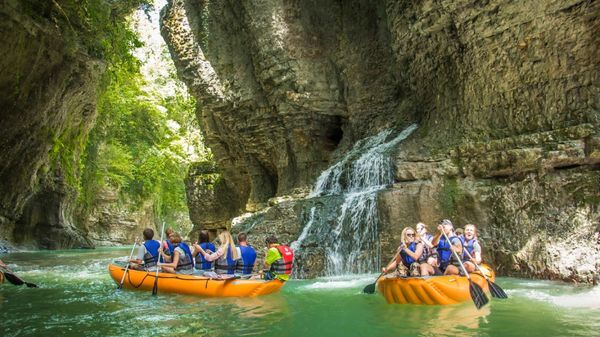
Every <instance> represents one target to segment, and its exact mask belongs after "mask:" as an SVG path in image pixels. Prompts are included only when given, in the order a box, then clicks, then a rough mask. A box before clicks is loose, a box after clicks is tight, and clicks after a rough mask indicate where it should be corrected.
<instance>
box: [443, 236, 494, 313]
mask: <svg viewBox="0 0 600 337" xmlns="http://www.w3.org/2000/svg"><path fill="white" fill-rule="evenodd" d="M442 234H443V235H444V237H445V238H446V241H448V244H450V251H452V254H454V257H456V259H457V260H458V262H460V267H461V269H462V270H463V272H464V273H465V276H466V277H467V279H468V280H469V293H470V294H471V298H472V299H473V303H475V307H477V309H481V307H483V306H484V305H486V303H487V302H488V301H489V299H488V298H487V296H486V295H485V293H484V292H483V289H481V287H480V286H479V285H478V284H477V283H474V282H473V280H471V276H469V273H467V270H466V269H465V266H463V262H462V259H461V258H460V256H458V254H457V253H456V252H455V251H454V249H452V242H450V239H448V235H446V232H444V229H442Z"/></svg>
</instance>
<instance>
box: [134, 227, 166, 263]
mask: <svg viewBox="0 0 600 337" xmlns="http://www.w3.org/2000/svg"><path fill="white" fill-rule="evenodd" d="M142 236H143V237H144V243H143V244H141V245H140V247H139V248H138V253H137V258H135V259H133V260H129V263H130V268H132V269H136V270H146V271H156V263H157V262H158V248H160V242H158V240H153V238H154V231H153V230H152V228H146V229H144V231H143V232H142Z"/></svg>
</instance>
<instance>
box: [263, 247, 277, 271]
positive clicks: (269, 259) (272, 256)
mask: <svg viewBox="0 0 600 337" xmlns="http://www.w3.org/2000/svg"><path fill="white" fill-rule="evenodd" d="M279 258H280V255H279V251H278V250H277V248H274V247H272V248H269V250H267V256H266V257H265V265H264V267H265V269H269V268H271V264H273V262H275V261H277V260H278V259H279Z"/></svg>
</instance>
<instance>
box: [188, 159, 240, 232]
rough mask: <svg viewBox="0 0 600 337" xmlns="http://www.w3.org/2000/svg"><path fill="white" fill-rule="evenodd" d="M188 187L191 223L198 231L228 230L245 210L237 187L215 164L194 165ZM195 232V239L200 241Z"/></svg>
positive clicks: (190, 170) (189, 173) (202, 163)
mask: <svg viewBox="0 0 600 337" xmlns="http://www.w3.org/2000/svg"><path fill="white" fill-rule="evenodd" d="M185 184H186V193H187V200H188V205H189V210H190V219H191V220H192V222H193V223H194V224H195V229H197V230H199V229H211V230H217V229H220V228H227V227H229V224H230V222H231V218H233V217H234V216H236V215H238V214H239V213H241V211H243V209H244V203H245V200H242V199H240V197H239V193H237V192H238V191H236V186H231V183H230V182H228V181H227V180H225V179H222V174H221V173H220V172H219V170H218V169H217V167H215V165H214V163H212V162H201V163H196V164H194V165H192V166H191V167H190V169H189V172H188V176H187V178H186V181H185ZM236 205H237V207H236ZM195 232H196V230H194V233H192V235H191V236H192V237H197V233H195Z"/></svg>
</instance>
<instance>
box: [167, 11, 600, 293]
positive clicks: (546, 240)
mask: <svg viewBox="0 0 600 337" xmlns="http://www.w3.org/2000/svg"><path fill="white" fill-rule="evenodd" d="M599 13H600V4H599V3H597V2H589V1H569V0H562V1H541V2H540V1H520V2H514V1H504V0H496V1H486V2H480V1H475V0H465V1H451V0H442V1H433V0H428V1H395V0H394V1H392V0H389V1H386V0H380V1H362V0H352V1H342V2H340V1H319V2H318V3H316V2H314V1H308V0H306V1H294V2H289V1H277V0H265V1H251V2H241V3H240V2H237V1H203V2H198V1H187V0H173V1H170V2H169V5H168V7H167V8H166V9H165V11H164V13H163V29H162V32H163V35H164V37H165V39H166V40H167V42H168V44H169V45H170V48H171V53H172V55H173V57H174V59H175V62H176V66H177V68H178V71H179V75H180V77H181V78H182V79H183V80H185V81H186V82H187V83H188V85H189V87H190V89H191V91H192V93H193V94H194V95H195V96H196V98H197V99H198V102H199V104H198V107H199V110H198V112H197V113H198V117H199V120H200V121H201V123H202V125H203V128H204V132H205V134H206V139H207V142H208V144H209V146H210V147H211V148H212V149H213V152H214V154H215V158H216V160H217V162H218V165H219V167H220V168H221V170H222V174H223V179H225V180H226V181H230V182H232V183H233V185H234V186H236V187H237V193H238V195H239V197H240V198H241V199H247V200H248V202H247V205H246V208H247V210H255V209H257V208H260V207H263V206H264V205H265V203H266V201H267V200H268V199H269V198H270V197H273V196H278V195H285V194H290V193H295V192H296V191H297V190H307V189H308V187H309V186H310V185H311V184H312V183H313V182H314V180H315V178H316V177H317V175H318V173H319V172H320V171H321V170H322V169H323V168H325V167H326V166H328V165H329V164H331V163H333V162H334V161H335V158H336V157H339V156H341V155H342V154H343V153H344V151H345V150H347V149H348V148H349V147H350V146H351V145H352V144H353V143H355V142H356V141H357V140H358V139H361V138H363V137H365V136H368V135H373V134H375V133H376V132H378V131H380V130H381V129H384V128H390V127H393V128H396V129H401V128H403V127H404V126H406V125H407V124H408V123H411V122H417V123H419V129H418V130H417V131H416V132H415V133H414V134H413V135H412V136H411V137H410V138H409V139H407V140H406V141H405V142H404V143H403V144H401V146H400V150H399V151H398V153H397V154H396V156H395V157H394V160H395V163H396V184H395V185H394V186H393V187H391V188H390V189H388V190H386V191H385V192H383V193H382V194H381V195H380V198H379V211H380V215H381V219H380V221H381V225H380V231H381V235H380V237H381V244H382V247H383V253H384V254H382V260H385V261H387V260H388V259H389V257H390V256H391V255H392V253H393V251H394V249H395V247H394V246H396V245H397V242H398V236H399V233H400V230H401V229H402V227H403V226H406V225H414V224H415V223H416V222H417V221H419V220H422V221H425V222H427V223H428V224H429V225H430V230H433V229H434V228H433V223H434V221H437V220H439V219H440V218H446V217H448V218H453V220H454V221H455V222H456V223H457V224H458V225H459V226H462V225H464V224H465V223H467V222H475V223H477V224H478V225H479V226H480V228H481V239H482V240H483V242H484V244H485V245H486V253H485V254H486V259H488V260H491V261H492V262H494V263H496V264H497V267H498V268H499V270H500V271H501V273H504V274H514V275H526V276H531V277H544V278H560V279H565V280H576V281H581V282H597V279H598V275H599V273H600V266H599V265H598V262H597V261H599V257H600V254H599V253H598V246H599V244H598V236H599V235H600V234H599V228H598V226H599V225H598V224H599V223H600V219H599V216H598V210H597V206H598V200H599V195H600V187H599V186H600V184H599V182H600V181H598V167H599V160H598V159H599V158H598V153H599V151H598V144H599V141H598V136H599V134H598V130H599V128H598V127H599V124H600V113H599V111H600V107H599V101H598V98H599V97H600V88H599V86H598V85H597V84H598V81H599V80H600V75H599V73H600V71H599V70H600V58H598V46H599V45H600V35H599V34H597V33H596V32H597V28H598V27H599V24H600V17H599V15H600V14H599ZM235 207H238V205H236V206H235ZM300 209H301V210H302V211H300V213H297V214H296V215H295V216H292V218H294V219H300V218H301V217H302V215H301V214H302V212H304V208H302V207H301V208H300ZM280 219H281V221H284V223H287V222H285V220H284V218H283V214H282V218H280ZM298 221H301V220H298ZM275 223H277V221H273V225H275ZM257 226H262V224H258V225H257ZM265 226H266V225H265ZM278 226H279V225H278ZM290 226H291V228H296V226H297V225H296V224H290ZM300 226H302V225H300ZM256 228H258V227H256ZM272 228H280V227H269V226H267V227H265V228H264V230H265V231H269V230H272ZM291 228H290V229H287V230H289V231H291V232H295V233H296V235H300V233H301V231H300V230H295V229H293V230H292V229H291ZM281 230H286V229H284V228H281ZM315 245H317V246H318V244H317V243H316V242H315ZM314 248H315V249H313V251H318V250H319V249H322V248H323V247H321V248H318V247H314ZM382 263H383V262H382ZM322 267H324V266H322ZM315 274H319V272H315Z"/></svg>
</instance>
